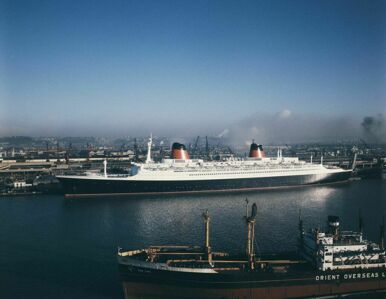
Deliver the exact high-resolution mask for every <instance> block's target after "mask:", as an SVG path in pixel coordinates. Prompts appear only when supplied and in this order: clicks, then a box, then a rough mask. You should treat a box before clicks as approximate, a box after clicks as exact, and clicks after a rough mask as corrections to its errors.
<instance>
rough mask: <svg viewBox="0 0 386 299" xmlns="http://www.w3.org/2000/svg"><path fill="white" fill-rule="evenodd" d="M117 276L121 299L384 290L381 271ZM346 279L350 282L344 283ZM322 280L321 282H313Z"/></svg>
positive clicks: (253, 298)
mask: <svg viewBox="0 0 386 299" xmlns="http://www.w3.org/2000/svg"><path fill="white" fill-rule="evenodd" d="M375 273H377V274H375ZM120 274H121V279H122V286H123V292H124V295H125V299H129V298H143V299H145V298H159V299H161V298H185V299H190V298H202V299H220V298H221V299H236V298H244V299H280V298H299V297H315V296H337V295H342V294H351V293H363V294H365V293H372V292H376V291H381V290H383V291H384V290H386V275H385V274H386V272H384V269H374V270H369V269H368V270H366V269H361V270H358V269H354V270H349V271H346V272H344V273H343V272H340V273H339V272H330V273H322V272H313V271H309V272H308V273H303V274H296V273H293V274H274V273H264V274H263V273H261V274H258V273H253V272H252V273H248V272H246V273H242V274H240V273H228V274H195V273H179V272H174V273H173V272H168V271H166V272H165V271H162V270H151V269H146V268H142V269H141V268H134V269H133V268H130V267H129V268H127V266H124V265H120ZM338 275H339V277H340V279H336V280H334V279H331V280H328V279H327V278H330V277H332V276H334V277H335V278H336V277H338ZM349 275H351V276H350V277H351V278H349V279H344V277H346V278H347V277H349ZM354 275H355V276H354ZM322 276H323V277H324V278H325V279H323V280H317V279H316V277H319V278H320V277H322ZM354 277H355V278H354ZM358 277H359V279H358ZM363 277H365V278H363ZM366 277H367V278H366ZM370 277H373V278H370ZM374 277H376V278H374Z"/></svg>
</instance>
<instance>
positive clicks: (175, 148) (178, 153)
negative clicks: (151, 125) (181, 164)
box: [172, 142, 189, 160]
mask: <svg viewBox="0 0 386 299" xmlns="http://www.w3.org/2000/svg"><path fill="white" fill-rule="evenodd" d="M172 158H173V159H176V160H189V153H188V151H187V150H186V147H185V145H183V144H182V143H178V142H175V143H173V145H172Z"/></svg>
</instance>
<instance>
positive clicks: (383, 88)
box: [0, 0, 386, 143]
mask: <svg viewBox="0 0 386 299" xmlns="http://www.w3.org/2000/svg"><path fill="white" fill-rule="evenodd" d="M385 12H386V2H385V1H381V0H376V1H360V0H350V1H348V0H342V1H331V2H330V1H296V2H293V1H243V2H241V3H240V2H236V1H130V2H129V1H118V0H117V1H97V2H95V1H55V0H54V1H42V2H39V3H38V4H37V3H34V2H31V1H8V0H6V1H2V2H1V4H0V136H11V135H29V136H126V135H148V134H149V133H150V132H153V133H154V134H157V135H167V136H187V135H189V136H194V135H213V136H217V135H220V134H221V133H224V132H226V134H228V138H232V139H234V140H235V141H237V142H238V141H240V140H249V139H256V140H261V142H262V143H263V142H264V143H265V142H281V141H282V142H296V141H300V139H303V140H304V141H305V142H307V141H309V140H314V139H316V140H326V139H329V138H351V137H355V136H359V137H358V138H367V139H369V140H371V141H376V142H385V141H386V133H385V121H384V116H385V115H386V69H385V67H384V66H385V65H386V39H385V36H386V20H385V18H384V15H385Z"/></svg>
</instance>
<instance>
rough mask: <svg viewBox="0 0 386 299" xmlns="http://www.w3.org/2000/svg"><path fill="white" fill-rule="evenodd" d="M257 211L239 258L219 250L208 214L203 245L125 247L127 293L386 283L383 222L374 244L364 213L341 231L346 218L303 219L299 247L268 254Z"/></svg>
mask: <svg viewBox="0 0 386 299" xmlns="http://www.w3.org/2000/svg"><path fill="white" fill-rule="evenodd" d="M256 214H257V208H256V205H255V204H254V205H253V206H252V212H251V215H249V216H248V212H247V216H246V217H245V220H246V227H247V234H246V235H247V238H246V240H247V242H246V252H245V253H242V254H239V255H235V256H232V255H229V254H227V253H226V252H217V251H214V250H213V249H212V247H211V245H210V235H209V230H210V216H209V214H208V212H206V213H204V214H203V217H204V224H205V244H203V246H189V245H186V246H184V245H180V246H150V247H148V248H143V249H138V250H122V249H121V248H118V254H117V258H118V265H119V272H120V277H121V280H122V284H123V291H124V296H125V298H126V299H129V298H142V299H145V298H168V299H170V298H185V299H188V298H203V299H220V298H221V299H236V298H243V299H268V298H269V299H280V298H299V297H301V298H305V297H307V298H309V297H313V298H315V297H323V296H325V297H327V296H328V297H329V298H331V297H334V296H340V295H343V294H345V295H347V294H357V295H358V294H359V296H361V297H360V298H364V297H366V296H367V295H368V294H371V293H372V294H374V293H375V292H377V294H379V292H382V290H385V289H386V252H385V249H384V237H383V236H384V225H383V224H382V225H381V232H380V240H379V243H373V242H370V241H368V240H366V239H365V238H364V237H363V233H362V225H363V221H362V219H361V218H360V219H359V230H358V231H342V230H341V229H340V223H339V217H337V216H328V221H327V229H326V230H325V231H322V230H321V229H320V228H315V229H312V230H309V231H308V232H305V231H304V229H303V221H302V219H301V218H300V217H299V236H298V250H297V251H296V252H288V253H270V254H268V253H267V254H261V253H256V251H255V246H254V243H255V236H254V226H255V221H256ZM286 237H287V236H286ZM295 237H296V236H295ZM357 298H359V297H357Z"/></svg>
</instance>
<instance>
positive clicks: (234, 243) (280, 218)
mask: <svg viewBox="0 0 386 299" xmlns="http://www.w3.org/2000/svg"><path fill="white" fill-rule="evenodd" d="M246 198H248V200H249V202H250V203H253V202H255V203H256V204H257V206H258V214H257V223H256V239H257V245H258V250H259V251H262V252H267V251H271V252H272V251H288V250H295V248H296V239H297V236H298V230H297V229H298V227H297V225H298V217H299V210H301V214H302V218H303V220H304V226H305V228H311V227H316V226H319V227H322V228H324V227H325V222H326V217H327V215H331V214H333V215H338V216H340V218H341V227H342V229H344V230H351V229H357V227H358V213H359V211H361V214H362V217H363V219H364V234H365V236H366V237H367V238H368V239H370V240H373V241H378V240H379V225H380V224H381V222H382V217H383V215H386V180H385V179H383V180H371V179H368V180H361V181H353V182H349V183H341V184H333V185H326V186H313V187H297V188H289V189H276V190H266V191H255V192H249V193H234V194H233V193H232V194H229V193H224V194H216V195H215V194H211V195H189V196H186V195H185V196H161V197H155V196H152V197H145V196H142V197H133V196H130V197H110V198H109V197H101V198H88V199H64V198H63V196H60V195H35V196H25V197H23V196H19V197H0V227H1V229H0V297H1V298H123V293H122V290H121V284H120V280H119V276H118V266H117V263H116V252H117V248H118V246H121V247H124V248H133V249H135V248H143V247H146V246H149V245H167V244H180V245H183V244H192V245H200V244H203V242H204V227H203V220H202V217H201V215H202V213H203V212H204V211H205V210H208V211H209V213H210V215H211V217H212V221H211V225H212V226H211V243H212V248H213V250H215V251H219V250H221V251H229V252H233V253H237V252H244V251H245V235H246V227H245V219H244V216H245V199H246Z"/></svg>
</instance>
